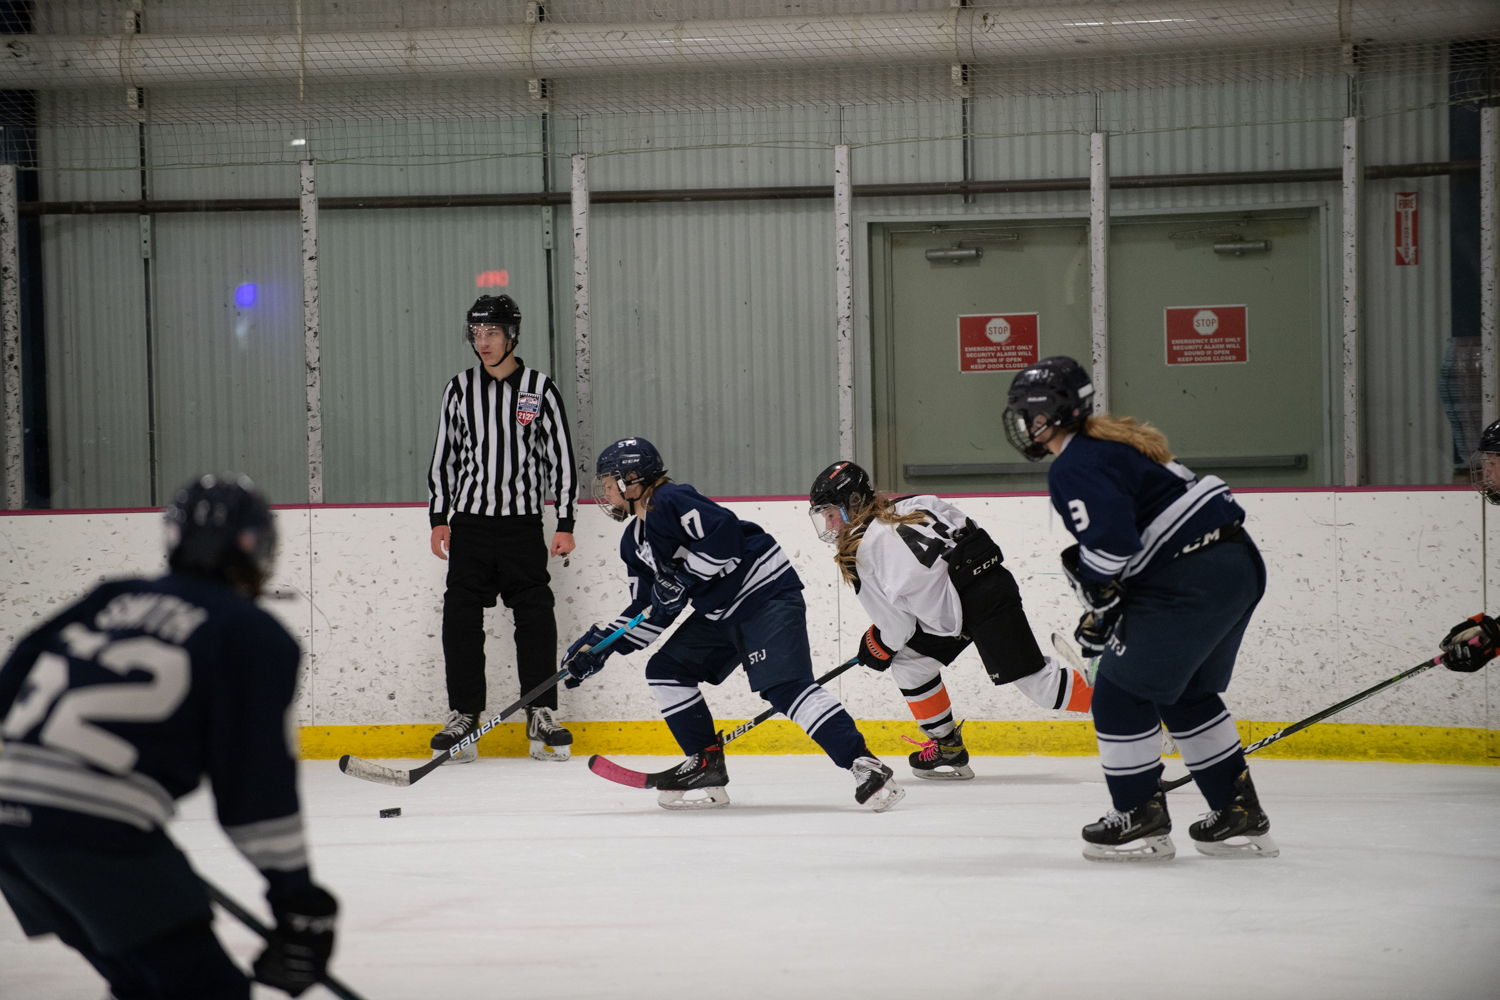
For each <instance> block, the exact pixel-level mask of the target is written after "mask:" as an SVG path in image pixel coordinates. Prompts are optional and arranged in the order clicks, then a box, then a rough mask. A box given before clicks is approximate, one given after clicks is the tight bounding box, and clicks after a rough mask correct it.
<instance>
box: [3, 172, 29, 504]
mask: <svg viewBox="0 0 1500 1000" xmlns="http://www.w3.org/2000/svg"><path fill="white" fill-rule="evenodd" d="M17 192H18V178H17V176H16V165H15V164H14V163H6V164H3V165H0V326H3V328H4V330H3V339H0V361H3V365H4V379H3V381H4V392H5V419H4V421H3V422H4V425H5V506H6V509H8V510H20V509H21V508H22V507H24V506H26V461H25V458H26V455H25V444H24V442H25V434H24V428H23V425H22V417H21V413H22V410H21V240H20V237H21V230H20V220H19V217H18V215H17V205H16V198H17Z"/></svg>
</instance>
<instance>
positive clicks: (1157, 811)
mask: <svg viewBox="0 0 1500 1000" xmlns="http://www.w3.org/2000/svg"><path fill="white" fill-rule="evenodd" d="M1171 832H1172V817H1171V816H1169V815H1167V797H1166V796H1165V795H1164V794H1162V793H1161V792H1157V793H1156V794H1155V795H1153V796H1151V798H1149V799H1147V800H1146V801H1145V802H1142V803H1141V804H1140V805H1138V806H1136V807H1135V808H1134V809H1131V810H1130V811H1129V812H1123V813H1122V812H1120V811H1119V810H1118V809H1111V810H1110V811H1109V812H1107V813H1105V814H1104V815H1103V816H1102V817H1100V819H1099V821H1098V822H1097V823H1090V824H1089V825H1088V826H1086V827H1084V828H1083V840H1084V844H1083V856H1084V857H1085V858H1087V859H1088V860H1090V861H1170V860H1171V859H1172V858H1175V857H1176V856H1177V848H1176V846H1175V845H1174V844H1173V843H1172V838H1171V836H1170V834H1171Z"/></svg>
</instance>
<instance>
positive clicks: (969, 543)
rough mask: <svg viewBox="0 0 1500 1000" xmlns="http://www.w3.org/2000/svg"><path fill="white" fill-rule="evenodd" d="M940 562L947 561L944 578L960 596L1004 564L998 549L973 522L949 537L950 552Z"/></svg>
mask: <svg viewBox="0 0 1500 1000" xmlns="http://www.w3.org/2000/svg"><path fill="white" fill-rule="evenodd" d="M943 558H944V559H946V560H948V578H949V579H950V580H952V581H953V588H954V589H955V590H957V591H958V592H959V593H960V594H962V593H963V592H964V591H966V590H968V589H969V588H970V587H972V586H973V585H974V584H976V583H978V582H979V581H980V579H981V578H982V577H983V576H984V575H985V574H987V573H989V572H990V571H991V570H993V569H995V568H996V567H997V566H999V565H1000V564H1001V563H1002V562H1004V561H1005V556H1004V555H1003V554H1001V552H1000V546H998V545H996V544H995V540H994V539H993V538H991V537H990V533H989V532H988V531H985V530H984V529H983V528H981V527H980V526H979V525H977V524H975V523H974V520H973V518H970V519H969V520H968V521H966V522H965V523H964V526H963V527H962V528H959V529H958V530H957V531H955V532H954V533H953V548H951V549H949V550H948V551H947V552H946V553H944V555H943Z"/></svg>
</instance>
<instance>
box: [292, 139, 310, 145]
mask: <svg viewBox="0 0 1500 1000" xmlns="http://www.w3.org/2000/svg"><path fill="white" fill-rule="evenodd" d="M292 145H293V146H306V145H307V140H306V139H293V140H292Z"/></svg>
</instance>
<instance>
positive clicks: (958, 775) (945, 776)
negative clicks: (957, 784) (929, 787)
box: [911, 764, 974, 781]
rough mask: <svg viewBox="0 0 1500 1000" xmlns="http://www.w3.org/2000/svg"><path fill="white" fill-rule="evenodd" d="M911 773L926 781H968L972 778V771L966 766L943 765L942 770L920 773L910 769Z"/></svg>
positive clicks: (935, 769)
mask: <svg viewBox="0 0 1500 1000" xmlns="http://www.w3.org/2000/svg"><path fill="white" fill-rule="evenodd" d="M911 773H912V774H913V775H914V776H915V777H918V778H926V779H927V780H928V781H968V780H969V779H970V778H972V777H974V769H973V768H972V767H970V766H969V765H967V764H960V765H959V766H958V767H952V766H951V765H948V764H944V765H943V769H938V768H934V769H933V770H931V771H922V770H918V769H917V768H915V767H914V768H912V769H911Z"/></svg>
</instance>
